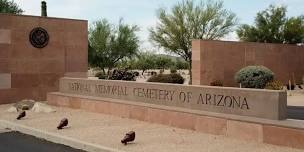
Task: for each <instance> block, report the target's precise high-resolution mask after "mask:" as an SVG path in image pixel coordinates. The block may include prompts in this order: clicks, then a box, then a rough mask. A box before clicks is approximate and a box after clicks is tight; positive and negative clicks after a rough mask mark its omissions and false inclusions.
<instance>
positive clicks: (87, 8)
mask: <svg viewBox="0 0 304 152" xmlns="http://www.w3.org/2000/svg"><path fill="white" fill-rule="evenodd" d="M46 1H47V5H48V16H50V17H64V18H75V19H85V20H88V21H89V23H92V22H93V21H96V20H98V19H101V18H107V19H109V20H110V21H111V22H113V23H117V22H118V21H119V18H121V17H122V18H124V21H125V22H126V23H130V24H137V25H139V26H140V28H141V31H140V32H139V33H138V34H139V36H140V38H141V41H142V42H143V43H142V44H143V46H142V47H143V48H147V49H151V47H152V46H151V44H150V43H149V42H148V40H147V39H148V35H149V33H148V30H147V29H148V28H149V27H153V26H154V25H155V24H156V22H157V18H156V10H157V8H160V7H165V8H168V9H170V8H171V7H172V6H173V5H174V4H176V3H177V2H179V1H180V0H46ZM223 1H224V4H225V8H227V9H229V10H231V11H232V12H234V13H236V14H237V16H238V18H239V22H240V24H244V23H247V24H248V23H249V24H251V23H253V21H254V17H255V15H256V13H257V12H258V11H260V10H263V9H265V8H267V7H268V6H269V5H270V4H274V5H287V6H288V13H287V15H288V16H296V15H301V14H302V15H304V0H223ZM15 2H16V3H18V4H19V6H20V7H21V8H22V9H23V10H25V13H24V14H27V15H40V0H15ZM236 39H237V38H236V36H235V34H233V33H232V34H230V35H228V36H227V37H226V38H225V40H236Z"/></svg>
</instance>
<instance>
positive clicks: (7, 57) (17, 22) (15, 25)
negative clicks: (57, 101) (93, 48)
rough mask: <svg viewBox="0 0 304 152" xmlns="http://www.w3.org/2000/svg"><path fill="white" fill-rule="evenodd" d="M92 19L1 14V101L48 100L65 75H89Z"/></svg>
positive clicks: (0, 102)
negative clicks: (47, 94)
mask: <svg viewBox="0 0 304 152" xmlns="http://www.w3.org/2000/svg"><path fill="white" fill-rule="evenodd" d="M87 52H88V22H87V21H85V20H73V19H60V18H50V17H36V16H24V15H9V14H0V104H3V103H10V102H16V101H19V100H22V99H33V100H45V99H46V93H47V92H52V91H58V89H59V78H60V77H63V76H71V77H86V72H87V68H88V63H87V58H88V57H87V56H88V55H87Z"/></svg>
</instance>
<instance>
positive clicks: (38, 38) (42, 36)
mask: <svg viewBox="0 0 304 152" xmlns="http://www.w3.org/2000/svg"><path fill="white" fill-rule="evenodd" d="M30 42H31V44H32V45H33V46H34V47H36V48H44V47H45V46H47V44H48V43H49V34H48V33H47V31H46V30H45V29H43V28H41V27H36V28H34V29H33V30H32V31H31V33H30Z"/></svg>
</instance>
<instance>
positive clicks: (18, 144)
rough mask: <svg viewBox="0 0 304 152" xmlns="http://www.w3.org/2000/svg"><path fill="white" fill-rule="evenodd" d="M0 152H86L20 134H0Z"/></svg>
mask: <svg viewBox="0 0 304 152" xmlns="http://www.w3.org/2000/svg"><path fill="white" fill-rule="evenodd" d="M0 152H85V151H82V150H77V149H73V148H71V147H68V146H64V145H60V144H55V143H51V142H48V141H45V140H42V139H38V138H36V137H33V136H29V135H25V134H21V133H19V132H4V133H0Z"/></svg>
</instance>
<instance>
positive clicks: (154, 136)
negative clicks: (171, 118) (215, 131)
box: [0, 105, 304, 152]
mask: <svg viewBox="0 0 304 152" xmlns="http://www.w3.org/2000/svg"><path fill="white" fill-rule="evenodd" d="M10 106H11V105H1V106H0V120H6V121H9V122H11V123H15V124H18V125H22V126H27V127H30V128H34V129H36V130H40V131H43V132H48V133H51V134H55V135H60V136H64V137H66V138H70V139H75V140H80V141H85V142H88V143H91V144H96V145H102V146H105V147H110V148H113V149H117V150H121V151H127V152H143V151H144V152H168V151H172V152H173V151H174V152H244V151H250V152H300V151H304V150H299V149H292V148H287V147H279V146H273V145H267V144H262V143H256V142H251V141H244V140H237V139H232V138H227V137H224V136H215V135H209V134H204V133H199V132H195V131H190V130H183V129H177V128H172V127H167V126H163V125H158V124H150V123H146V122H141V121H137V120H130V119H124V118H118V117H114V116H109V115H103V114H97V113H89V112H85V111H83V110H74V109H68V108H56V110H57V112H55V113H49V114H47V113H33V112H29V113H28V116H27V117H26V118H25V119H24V120H21V121H17V120H16V119H15V118H16V115H17V114H16V113H8V112H6V110H7V109H8V108H9V107H10ZM63 117H67V118H68V119H69V121H70V127H69V128H67V129H65V130H60V131H58V130H57V129H56V126H57V124H58V123H59V121H60V120H61V118H63ZM130 130H134V131H136V140H135V142H134V143H133V144H129V145H127V146H124V145H123V144H121V143H120V140H121V139H122V138H123V136H124V134H125V133H126V132H128V131H130ZM249 131H250V130H249ZM287 140H288V139H287Z"/></svg>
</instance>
